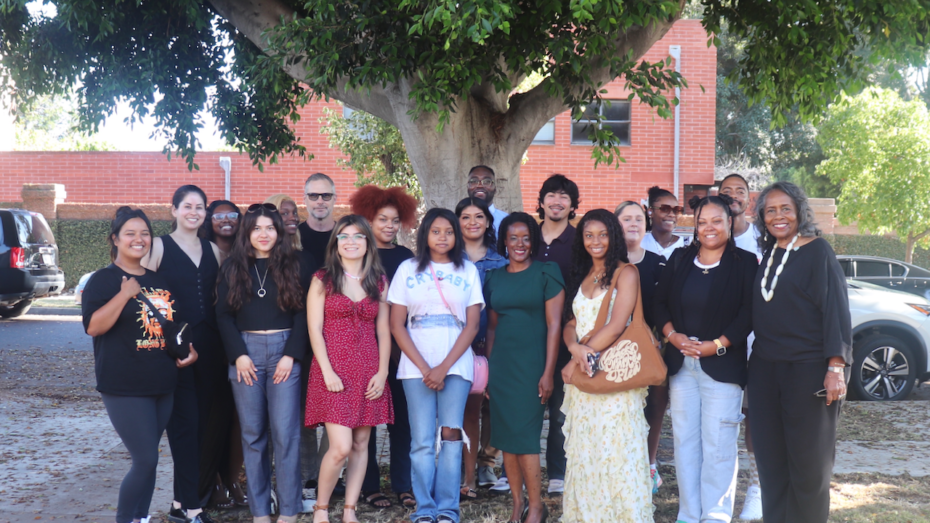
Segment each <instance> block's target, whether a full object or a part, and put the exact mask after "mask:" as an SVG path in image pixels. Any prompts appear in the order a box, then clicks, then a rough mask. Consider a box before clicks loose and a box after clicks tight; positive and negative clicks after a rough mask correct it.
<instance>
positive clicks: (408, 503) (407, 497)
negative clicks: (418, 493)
mask: <svg viewBox="0 0 930 523" xmlns="http://www.w3.org/2000/svg"><path fill="white" fill-rule="evenodd" d="M397 501H398V502H399V503H400V504H401V506H402V507H404V508H417V498H415V497H413V493H411V492H401V493H400V494H398V495H397Z"/></svg>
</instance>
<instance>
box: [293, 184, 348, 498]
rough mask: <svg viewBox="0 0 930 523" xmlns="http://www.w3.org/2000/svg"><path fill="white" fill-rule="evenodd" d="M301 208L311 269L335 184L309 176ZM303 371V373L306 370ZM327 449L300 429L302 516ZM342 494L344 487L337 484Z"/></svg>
mask: <svg viewBox="0 0 930 523" xmlns="http://www.w3.org/2000/svg"><path fill="white" fill-rule="evenodd" d="M304 205H306V206H307V212H308V213H309V216H308V217H307V221H305V222H302V223H301V224H300V225H298V226H297V232H298V233H299V234H300V243H301V245H303V250H304V253H305V254H309V255H310V256H312V257H313V262H314V265H322V264H323V263H324V262H325V260H326V245H327V244H328V243H329V237H330V236H332V234H333V228H335V227H336V220H335V219H334V218H333V208H334V207H335V206H336V184H335V183H333V179H332V178H330V177H329V176H326V175H325V174H323V173H316V174H312V175H310V177H309V178H307V181H306V182H305V183H304ZM312 358H313V352H312V351H307V359H306V360H305V361H304V362H303V364H302V365H301V374H300V380H301V381H300V385H301V396H300V412H305V410H306V405H305V403H306V401H307V382H308V380H309V379H310V361H311V359H312ZM305 369H306V370H305ZM328 449H329V440H328V438H327V437H326V432H325V431H324V432H323V438H322V440H320V446H319V449H317V439H316V429H308V428H306V427H304V426H303V424H301V429H300V476H301V481H303V482H304V489H303V495H302V498H303V499H302V502H303V509H302V510H301V512H312V510H313V505H314V503H316V488H317V479H318V478H319V474H320V460H321V459H322V458H323V455H324V454H326V451H327V450H328ZM339 483H340V485H337V488H338V487H339V486H342V489H343V492H345V486H344V485H343V484H342V482H341V481H340V482H339Z"/></svg>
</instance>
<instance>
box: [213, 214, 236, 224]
mask: <svg viewBox="0 0 930 523" xmlns="http://www.w3.org/2000/svg"><path fill="white" fill-rule="evenodd" d="M238 219H239V213H237V212H219V213H216V214H214V215H213V221H215V222H221V221H223V220H238Z"/></svg>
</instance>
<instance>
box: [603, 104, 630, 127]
mask: <svg viewBox="0 0 930 523" xmlns="http://www.w3.org/2000/svg"><path fill="white" fill-rule="evenodd" d="M604 119H605V120H611V121H615V122H616V121H622V122H627V121H629V120H630V102H621V101H619V100H612V101H611V102H610V107H607V104H606V103H605V104H604Z"/></svg>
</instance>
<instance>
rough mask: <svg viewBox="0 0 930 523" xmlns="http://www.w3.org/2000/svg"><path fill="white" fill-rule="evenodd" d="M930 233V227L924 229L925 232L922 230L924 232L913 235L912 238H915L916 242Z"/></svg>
mask: <svg viewBox="0 0 930 523" xmlns="http://www.w3.org/2000/svg"><path fill="white" fill-rule="evenodd" d="M928 234H930V229H926V230H924V232H922V233H920V234H918V235H915V236H912V238H913V240H914V241H915V242H918V241H920V240H922V239H923V238H925V237H926V236H927V235H928Z"/></svg>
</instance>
